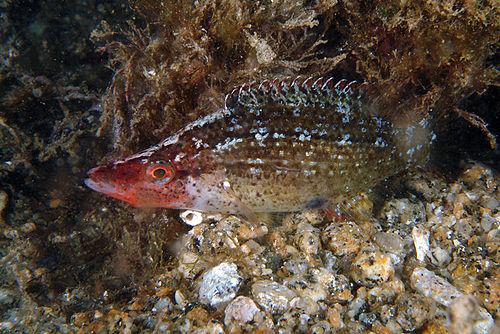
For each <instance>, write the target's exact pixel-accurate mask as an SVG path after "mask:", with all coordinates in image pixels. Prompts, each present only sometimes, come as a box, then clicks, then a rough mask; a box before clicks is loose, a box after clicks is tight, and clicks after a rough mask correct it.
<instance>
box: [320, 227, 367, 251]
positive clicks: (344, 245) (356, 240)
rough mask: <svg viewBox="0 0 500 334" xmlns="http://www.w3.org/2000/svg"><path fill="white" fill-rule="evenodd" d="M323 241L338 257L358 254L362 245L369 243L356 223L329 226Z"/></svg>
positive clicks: (323, 234) (324, 233)
mask: <svg viewBox="0 0 500 334" xmlns="http://www.w3.org/2000/svg"><path fill="white" fill-rule="evenodd" d="M321 239H322V240H323V242H324V243H325V244H326V247H327V248H328V249H330V250H331V251H332V252H333V254H334V255H336V256H343V255H354V254H357V253H358V252H359V250H360V249H361V245H362V244H363V243H364V242H368V238H366V236H365V235H364V234H363V232H362V231H361V229H360V228H359V227H358V225H356V224H355V223H354V222H343V223H340V224H338V223H332V224H330V225H328V227H327V228H326V229H325V230H324V231H323V233H322V238H321Z"/></svg>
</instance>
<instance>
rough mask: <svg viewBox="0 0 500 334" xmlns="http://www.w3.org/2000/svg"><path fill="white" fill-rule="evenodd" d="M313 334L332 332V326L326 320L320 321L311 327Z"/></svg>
mask: <svg viewBox="0 0 500 334" xmlns="http://www.w3.org/2000/svg"><path fill="white" fill-rule="evenodd" d="M310 330H311V333H312V334H326V333H331V332H332V326H331V325H330V324H329V323H328V321H326V320H321V321H318V322H317V323H316V324H315V325H313V326H311V329H310Z"/></svg>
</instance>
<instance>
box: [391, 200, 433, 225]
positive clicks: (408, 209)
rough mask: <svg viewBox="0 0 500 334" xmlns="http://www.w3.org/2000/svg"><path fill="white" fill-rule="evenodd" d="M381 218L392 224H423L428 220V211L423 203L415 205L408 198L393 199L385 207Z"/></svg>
mask: <svg viewBox="0 0 500 334" xmlns="http://www.w3.org/2000/svg"><path fill="white" fill-rule="evenodd" d="M381 216H382V218H383V219H384V220H386V221H387V222H388V223H390V224H396V223H402V224H409V223H421V222H424V221H425V220H426V210H425V206H424V204H423V203H421V202H417V203H413V202H410V200H409V199H407V198H403V199H393V200H392V201H389V202H387V203H386V204H385V205H384V207H383V208H382V212H381Z"/></svg>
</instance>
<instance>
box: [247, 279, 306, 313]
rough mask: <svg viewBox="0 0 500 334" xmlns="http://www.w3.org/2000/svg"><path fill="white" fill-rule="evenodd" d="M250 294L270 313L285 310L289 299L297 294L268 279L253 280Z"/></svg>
mask: <svg viewBox="0 0 500 334" xmlns="http://www.w3.org/2000/svg"><path fill="white" fill-rule="evenodd" d="M252 295H253V296H254V297H255V300H256V301H257V303H258V304H259V305H260V306H261V307H263V308H264V309H265V310H266V311H267V312H270V313H283V312H285V311H286V310H288V308H289V307H290V305H289V304H290V301H291V300H292V299H293V298H295V297H296V296H297V294H296V293H295V292H294V291H292V290H290V289H288V288H287V287H285V286H283V285H281V284H279V283H276V282H273V281H270V280H261V281H257V282H255V283H254V284H253V285H252Z"/></svg>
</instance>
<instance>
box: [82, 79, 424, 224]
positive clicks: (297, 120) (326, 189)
mask: <svg viewBox="0 0 500 334" xmlns="http://www.w3.org/2000/svg"><path fill="white" fill-rule="evenodd" d="M373 95H374V90H373V89H372V85H370V84H368V83H359V82H356V81H351V82H348V81H347V80H345V79H342V80H335V79H334V78H331V77H330V78H322V77H321V78H312V77H309V78H305V77H295V78H289V77H287V78H281V79H275V80H264V81H261V82H252V83H250V84H246V85H242V86H241V87H238V88H235V89H234V90H232V91H231V92H230V93H229V94H227V95H226V99H225V104H224V106H223V107H221V108H220V109H218V110H216V111H214V112H212V113H210V114H208V115H207V116H204V117H201V118H199V119H197V120H196V121H194V122H192V123H189V124H187V125H186V126H185V127H183V128H182V129H180V130H179V131H177V132H176V133H174V134H173V135H171V136H170V137H168V138H166V139H164V140H163V141H161V142H160V143H158V144H157V145H155V146H153V147H150V148H148V149H146V150H144V151H142V152H139V153H136V154H133V155H131V156H128V157H126V158H124V159H120V160H117V161H114V162H111V163H108V164H105V165H102V166H98V167H95V168H93V169H91V170H90V171H88V173H87V178H86V179H85V181H84V182H85V184H86V185H87V186H88V187H89V188H90V189H93V190H95V191H98V192H101V193H103V194H105V195H108V196H111V197H114V198H117V199H120V200H122V201H125V202H127V203H129V204H131V205H132V206H135V207H164V208H172V209H188V210H193V211H200V212H206V213H221V214H237V215H238V214H240V215H247V216H249V215H251V213H259V212H292V211H300V210H304V209H309V208H319V207H323V208H324V207H325V206H330V205H332V204H335V203H341V202H344V201H346V200H350V199H352V198H354V197H355V196H356V195H358V194H359V193H361V192H365V191H368V190H370V189H371V188H372V187H373V186H375V185H376V184H377V183H379V182H380V181H381V180H384V179H386V178H388V177H389V176H392V175H394V174H397V173H399V172H401V171H403V170H405V169H407V168H408V167H411V166H414V165H419V164H422V163H425V161H426V159H427V157H428V152H429V145H430V143H431V132H430V131H429V130H428V128H429V126H428V118H427V117H424V118H423V119H422V120H421V121H419V122H415V124H411V125H406V126H397V125H395V124H394V123H393V122H391V121H390V119H389V118H388V117H386V116H384V115H385V114H387V112H386V110H381V109H383V108H382V107H381V104H380V103H377V98H375V97H374V96H373Z"/></svg>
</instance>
